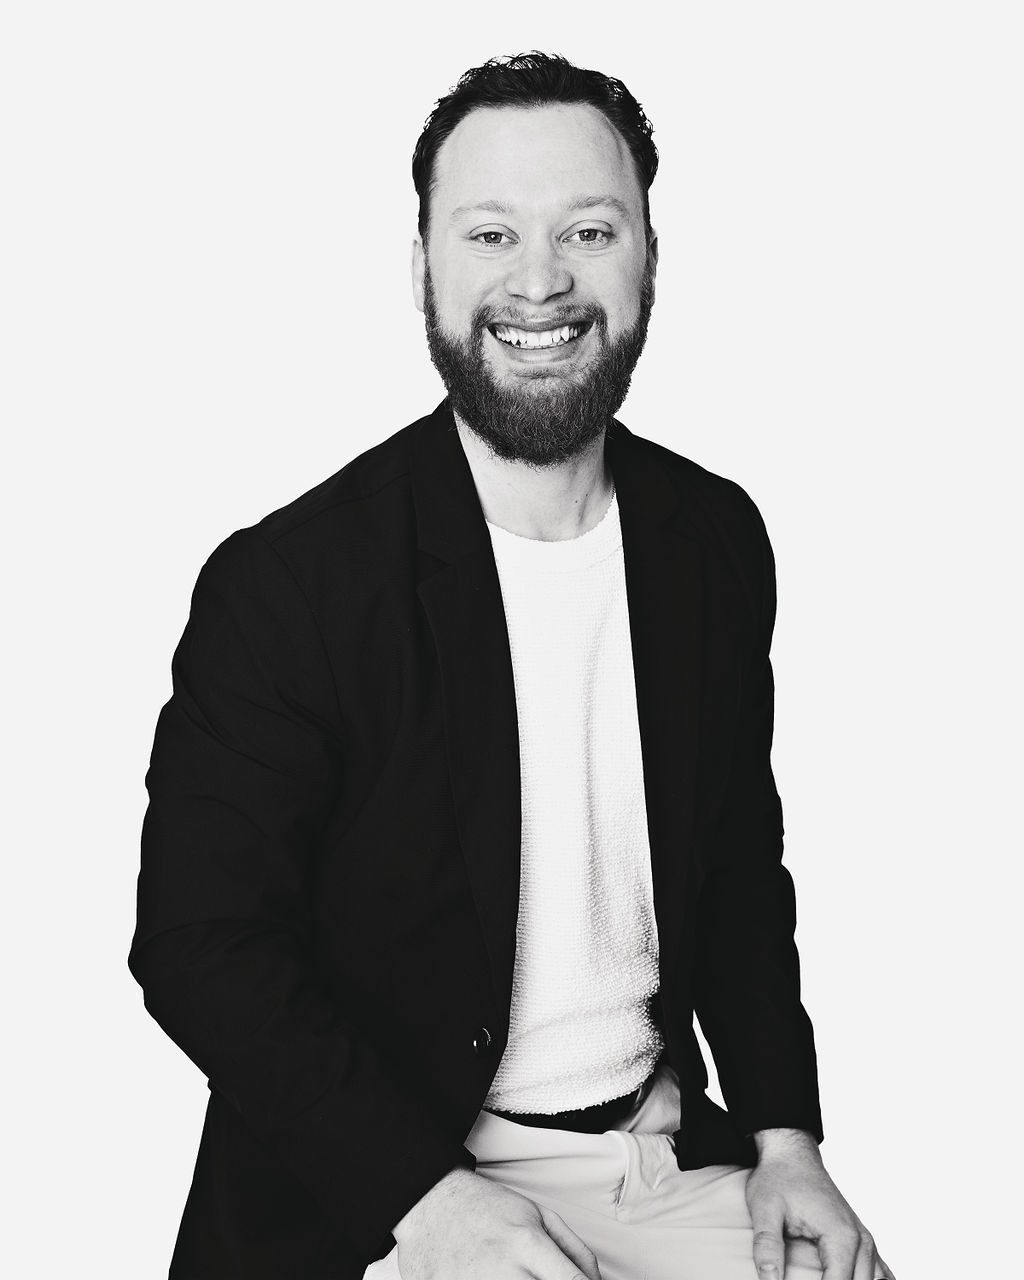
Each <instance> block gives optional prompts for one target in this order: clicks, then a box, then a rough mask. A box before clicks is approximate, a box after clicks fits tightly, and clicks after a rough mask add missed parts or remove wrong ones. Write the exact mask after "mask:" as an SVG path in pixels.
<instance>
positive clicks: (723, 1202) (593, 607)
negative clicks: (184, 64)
mask: <svg viewBox="0 0 1024 1280" xmlns="http://www.w3.org/2000/svg"><path fill="white" fill-rule="evenodd" d="M656 167H657V153H656V151H655V148H654V145H653V142H652V140H651V129H650V125H649V123H648V122H647V120H646V117H645V116H644V114H643V112H642V111H641V109H640V107H639V105H638V104H637V103H636V101H635V99H634V98H633V97H632V96H631V95H630V94H629V92H628V91H627V90H626V88H625V86H624V85H622V84H621V83H620V82H618V81H614V80H610V79H608V78H607V77H605V76H602V75H599V74H598V73H596V72H592V71H583V70H580V69H578V68H575V67H573V66H571V65H570V64H569V63H567V62H566V61H564V60H563V59H560V58H549V57H545V56H543V55H540V54H532V55H524V56H520V57H517V58H513V59H508V60H492V61H491V62H489V63H487V64H485V66H483V67H480V68H475V69H474V70H472V71H469V72H467V73H466V75H465V76H463V78H462V80H461V81H460V82H459V85H458V86H457V88H456V89H455V90H454V91H453V92H452V94H450V95H449V96H448V97H447V98H445V99H442V100H441V101H440V102H439V103H438V105H437V108H436V110H435V111H434V113H433V114H432V116H431V117H430V119H429V120H428V122H427V125H426V127H425V129H424V131H423V134H422V136H421V138H420V140H419V143H418V144H417V148H416V153H415V156H414V162H413V173H414V179H415V182H416V186H417V190H418V192H419V196H420V225H419V232H420V234H419V236H418V237H417V239H416V242H415V245H414V250H413V285H414V293H415V299H416V302H417V305H418V306H420V307H421V309H422V310H423V311H424V314H425V317H426V328H427V338H428V342H429V347H430V352H431V356H432V359H433V361H434V363H435V365H436V366H437V368H438V370H439V372H440V374H441V376H442V379H443V381H444V383H445V386H446V388H447V391H448V396H447V398H446V400H445V401H444V402H443V403H442V404H441V405H440V406H439V407H438V408H437V409H436V410H435V411H434V413H433V414H431V415H428V416H427V417H426V418H423V419H421V420H420V421H418V422H416V423H414V424H412V425H411V426H410V427H406V428H405V429H403V430H401V431H399V432H397V433H396V434H395V435H394V436H392V437H391V438H390V439H388V440H385V441H384V442H383V443H382V444H380V445H378V446H376V447H375V448H373V449H370V450H369V451H368V452H367V453H365V454H363V455H362V456H361V457H359V458H357V459H355V460H354V461H353V462H351V463H350V464H349V465H348V466H346V467H344V468H343V469H342V470H341V471H340V472H339V473H338V474H337V475H335V476H332V477H331V478H330V479H328V480H326V481H325V482H324V483H323V484H321V485H320V486H318V487H317V488H316V489H314V490H312V491H311V492H310V493H308V494H305V495H303V496H302V497H300V498H298V499H297V500H296V501H294V502H292V503H290V504H289V505H288V506H286V507H284V508H282V509H281V510H280V511H277V512H274V513H273V514H271V515H269V516H267V517H266V518H265V519H264V520H262V521H261V522H260V523H259V524H258V525H256V526H255V527H253V528H251V529H244V530H240V531H238V532H236V533H234V534H232V536H231V537H229V538H228V539H227V540H226V541H225V542H224V543H222V544H221V545H220V546H219V547H218V548H217V549H216V550H215V552H214V553H213V555H212V556H211V557H210V559H209V560H208V562H207V563H206V565H204V567H203V570H202V572H201V574H200V576H199V581H198V582H197V585H196V590H195V594H194V597H193V604H192V612H191V615H190V618H189V622H188V626H187V627H186V630H185V633H184V635H183V637H182V640H181V643H180V644H179V646H178V648H177V650H176V652H175V657H174V663H173V675H174V691H173V696H172V698H171V700H170V701H169V702H168V704H167V705H166V706H165V707H164V708H163V710H162V712H161V715H160V720H159V723H158V726H157V732H156V738H155V743H154V749H153V757H152V761H151V766H150V771H149V773H148V775H147V785H148V787H149V791H150V807H149V810H148V812H147V815H146V821H145V825H144V830H143V860H142V871H141V875H140V878H139V915H138V925H137V929H136V933H135V937H134V940H133V943H132V949H131V954H130V956H129V964H130V966H131V969H132V972H133V973H134V974H135V976H136V977H137V978H138V980H139V982H140V983H141V984H142V986H143V989H144V992H145V1000H146V1006H147V1008H148V1009H149V1010H150V1012H151V1013H152V1014H153V1016H154V1017H155V1018H156V1019H157V1020H158V1022H159V1023H160V1024H161V1026H163V1027H164V1028H165V1030H166V1031H167V1033H168V1034H169V1035H170V1036H171V1037H172V1038H173V1039H174V1040H175V1041H176V1042H177V1043H178V1044H179V1045H180V1046H181V1047H182V1048H183V1049H184V1050H185V1052H186V1053H187V1054H188V1055H189V1056H190V1057H191V1058H192V1059H193V1060H194V1061H195V1062H196V1063H197V1064H198V1065H199V1066H200V1067H201V1068H202V1069H203V1070H204V1071H205V1072H206V1073H207V1075H208V1076H209V1079H210V1089H211V1097H210V1101H209V1107H208V1111H207V1117H206V1124H205V1127H204V1131H203V1137H202V1141H201V1144H200V1151H199V1156H198V1159H197V1163H196V1171H195V1177H194V1180H193V1185H192V1189H191V1192H190V1194H189V1197H188V1202H187V1204H186V1207H185V1212H184V1216H183V1219H182V1223H181V1228H180V1231H179V1236H178V1241H177V1245H176V1249H175V1253H174V1257H173V1260H172V1264H171V1275H172V1276H177V1277H182V1280H184V1278H185V1277H188V1278H189V1280H199V1278H200V1277H202V1278H204V1280H206V1278H209V1280H214V1278H215V1277H216V1280H228V1278H229V1277H236V1276H237V1277H245V1278H246V1280H256V1278H257V1277H284V1276H288V1277H309V1278H310V1280H313V1278H317V1280H319V1278H326V1277H338V1278H345V1280H347V1278H349V1277H351V1278H353V1280H355V1278H356V1277H360V1276H363V1275H364V1274H365V1275H366V1277H367V1280H386V1278H387V1277H392V1278H393V1277H395V1276H397V1275H401V1277H402V1280H432V1278H435V1277H436V1278H438V1280H440V1278H442V1277H443V1278H444V1280H463V1278H466V1280H468V1278H469V1277H475V1278H479V1277H485V1278H486V1280H505V1278H506V1277H525V1276H533V1277H537V1278H539V1280H569V1278H570V1277H580V1276H585V1277H587V1280H596V1277H598V1276H602V1277H604V1280H626V1278H627V1277H630V1278H635V1280H640V1277H641V1276H644V1277H651V1278H652V1280H653V1278H654V1277H665V1278H666V1280H667V1278H668V1277H673V1280H678V1278H680V1277H694V1278H696V1280H733V1278H734V1277H740V1276H749V1275H754V1274H759V1275H760V1276H761V1277H762V1278H763V1280H773V1278H774V1280H781V1278H782V1276H783V1273H784V1271H785V1274H787V1275H789V1276H790V1277H791V1280H792V1278H795V1277H812V1276H820V1275H822V1274H824V1276H825V1277H826V1280H874V1278H875V1277H877V1276H883V1275H884V1276H890V1275H891V1273H890V1272H889V1271H888V1269H887V1268H886V1267H885V1265H884V1263H882V1262H881V1260H880V1259H879V1258H878V1257H877V1255H876V1253H875V1249H874V1244H873V1242H872V1240H871V1237H870V1235H869V1234H868V1233H867V1232H866V1231H865V1229H864V1228H863V1226H862V1224H861V1223H860V1221H859V1219H858V1218H857V1217H856V1215H855V1214H854V1213H853V1211H852V1209H851V1208H850V1207H849V1205H848V1204H847V1203H846V1201H845V1200H844V1199H843V1197H842V1196H841V1195H840V1193H839V1191H838V1190H837V1189H836V1187H835V1185H834V1184H833V1183H832V1181H831V1179H830V1178H829V1176H828V1174H827V1173H826V1171H825V1169H824V1167H823V1165H822V1163H821V1158H820V1155H819V1152H818V1143H819V1142H820V1141H821V1139H822V1130H821V1120H820V1111H819V1105H818V1093H817V1072H816V1062H815V1053H814V1045H813V1035H812V1032H811V1027H810V1023H809V1021H808V1019H807V1015H806V1013H805V1011H804V1009H803V1007H802V1005H801V1003H800V997H799V975H798V960H797V955H796V951H795V948H794V944H793V932H794V927H795V910H794V901H793V890H792V882H791V880H790V877H789V875H788V872H787V871H786V870H784V868H783V867H782V864H781V861H780V859H781V852H782V818H781V807H780V804H779V798H778V794H777V791H776V789H775V783H774V780H773V777H772V772H771V765H770V760H769V755H770V747H771V735H772V715H773V689H772V678H771V666H770V662H769V656H768V655H769V646H770V639H771V632H772V627H773V623H774V615H775V581H774V564H773V560H772V553H771V547H770V544H769V542H768V538H767V535H766V533H765V530H764V526H763V523H762V522H761V518H760V516H759V514H758V512H757V508H756V507H755V506H754V504H753V503H752V502H751V500H750V499H749V498H748V497H747V495H746V494H745V493H744V492H743V490H741V489H740V488H739V487H738V486H737V485H735V484H733V483H731V482H730V481H728V480H724V479H721V478H719V477H717V476H713V475H711V474H710V473H708V472H706V471H704V470H703V469H702V468H700V467H699V466H697V465H696V464H694V463H692V462H689V461H687V460H686V459H684V458H682V457H680V456H678V455H677V454H674V453H672V452H670V451H668V450H666V449H663V448H661V447H659V446H657V445H654V444H652V443H650V442H649V441H646V440H644V439H642V438H641V437H638V436H634V435H633V434H632V433H631V432H629V431H628V430H627V429H626V428H625V427H624V426H623V425H622V424H621V423H619V422H617V421H615V419H614V414H615V413H616V412H617V410H618V408H619V406H620V405H621V403H622V400H623V398H624V397H625V394H626V390H627V388H628V385H629V380H630V376H631V374H632V371H633V368H634V366H635V364H636V361H637V359H638V357H639V355H640V352H641V349H642V347H643V345H644V341H645V337H646V332H647V325H648V319H649V316H650V312H651V307H652V304H653V299H654V276H655V267H656V263H657V240H656V238H655V235H654V232H653V230H652V228H651V224H650V216H649V206H648V188H649V186H650V184H651V181H652V180H653V178H654V174H655V171H656ZM694 1009H696V1012H697V1014H698V1017H699V1018H700V1021H701V1025H702V1027H703V1029H704V1031H705V1034H706V1036H707V1039H708V1041H709V1043H710V1045H711V1047H712V1050H713V1052H714V1055H715V1060H716V1063H717V1066H718V1071H719V1076H720V1079H721V1083H722V1088H723V1092H724V1095H725V1099H726V1102H727V1103H728V1106H729V1112H728V1114H727V1113H726V1112H724V1111H722V1110H721V1109H720V1108H718V1107H716V1106H715V1105H714V1104H713V1103H712V1102H711V1101H710V1100H709V1099H708V1098H707V1096H706V1093H705V1089H706V1087H707V1073H706V1069H705V1067H704V1064H703V1062H702V1061H701V1057H700V1053H699V1050H698V1047H697V1043H696V1040H695V1037H694V1034H693V1027H692V1022H693V1011H694ZM396 1242H397V1243H396ZM815 1242H816V1243H815ZM375 1260H378V1261H375ZM755 1266H756V1268H757V1270H756V1271H755ZM822 1269H823V1270H822Z"/></svg>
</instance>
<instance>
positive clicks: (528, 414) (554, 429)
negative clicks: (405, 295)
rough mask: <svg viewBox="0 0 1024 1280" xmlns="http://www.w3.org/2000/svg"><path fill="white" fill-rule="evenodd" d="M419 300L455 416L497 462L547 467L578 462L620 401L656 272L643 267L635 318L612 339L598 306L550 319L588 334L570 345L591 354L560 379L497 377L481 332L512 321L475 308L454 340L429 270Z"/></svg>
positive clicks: (540, 370)
mask: <svg viewBox="0 0 1024 1280" xmlns="http://www.w3.org/2000/svg"><path fill="white" fill-rule="evenodd" d="M423 293H424V298H423V313H424V316H425V319H426V330H427V346H428V347H429V349H430V359H431V361H432V362H433V364H434V367H435V368H436V369H437V371H438V373H439V374H440V375H441V381H442V382H443V383H444V385H445V387H446V389H447V391H448V399H449V401H450V403H451V406H452V408H453V409H454V411H455V412H456V413H457V414H458V416H459V417H460V418H461V419H462V421H463V422H465V424H466V425H467V426H468V427H469V428H470V429H471V430H472V431H473V432H474V433H475V434H476V435H477V436H479V437H480V439H481V440H483V441H484V442H485V443H486V444H487V445H489V446H490V449H491V451H492V453H494V454H495V455H496V456H497V457H499V458H503V459H505V460H506V461H508V462H522V463H526V464H527V465H529V466H532V467H551V466H555V465H557V464H558V463H561V462H567V461H568V460H569V459H571V458H574V457H576V456H577V455H578V454H580V453H582V451H583V450H584V449H585V448H586V447H587V446H588V445H589V444H591V443H592V442H593V441H594V440H596V439H597V438H598V437H599V436H601V435H602V433H603V432H604V431H605V430H606V429H607V427H608V425H609V423H610V422H611V420H612V418H613V417H614V416H615V414H616V413H617V412H618V410H619V407H620V406H621V404H622V402H623V400H625V398H626V392H627V391H628V390H629V383H630V379H631V378H632V376H633V370H634V369H635V368H636V363H637V361H638V360H639V359H640V353H641V351H643V349H644V343H645V342H646V341H647V326H648V323H649V321H650V317H651V309H652V307H653V305H654V272H653V270H652V269H651V264H650V262H648V263H647V265H646V267H645V270H644V276H643V280H642V281H641V284H640V310H639V314H638V316H637V319H636V321H635V322H634V324H633V325H632V327H631V328H630V329H628V330H627V331H626V332H625V333H623V334H620V335H619V337H617V338H615V339H609V337H608V316H607V313H606V312H605V310H604V308H603V307H599V306H597V305H596V304H591V305H589V306H579V307H574V308H568V307H567V308H564V309H563V310H562V311H559V312H558V313H557V314H556V315H555V316H554V317H553V320H552V326H551V327H552V328H556V327H559V326H561V325H564V324H583V323H587V322H589V324H590V328H589V330H588V331H587V334H586V335H581V336H580V337H579V338H576V339H575V341H577V342H582V341H584V339H585V337H590V336H591V335H593V341H594V343H595V344H596V348H597V350H596V352H593V353H591V355H590V358H589V359H588V360H586V361H585V362H583V367H582V368H581V369H579V370H575V371H572V372H570V373H568V374H564V373H562V372H561V371H560V370H559V369H558V368H557V367H556V366H553V365H552V366H547V365H542V364H539V363H538V364H536V365H531V366H526V365H524V366H522V367H521V371H520V372H519V373H517V374H514V375H511V376H509V377H508V379H507V380H505V381H499V380H498V379H497V378H496V377H495V375H494V371H493V369H492V366H491V364H490V363H489V362H488V360H487V358H486V356H485V354H484V333H485V329H486V326H487V325H488V324H495V323H502V322H508V323H514V320H513V319H512V318H511V316H510V315H509V314H507V313H506V314H505V315H499V314H497V313H496V311H495V309H494V308H493V307H489V306H480V307H478V308H477V309H476V311H475V312H474V313H473V317H472V320H471V323H470V331H469V336H468V337H465V338H463V337H457V336H454V335H452V334H450V333H448V332H446V331H445V330H444V329H443V328H442V327H441V322H440V319H439V318H438V314H437V305H436V299H435V296H434V289H433V282H432V281H431V278H430V268H429V266H428V267H427V269H426V273H425V277H424V285H423ZM563 312H564V314H563Z"/></svg>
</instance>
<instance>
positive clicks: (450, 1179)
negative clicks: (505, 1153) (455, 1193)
mask: <svg viewBox="0 0 1024 1280" xmlns="http://www.w3.org/2000/svg"><path fill="white" fill-rule="evenodd" d="M476 1176H477V1175H476V1173H475V1172H474V1171H473V1170H472V1169H467V1168H466V1167H465V1166H464V1165H456V1166H455V1168H454V1169H449V1170H448V1172H447V1173H446V1174H445V1175H444V1176H443V1177H441V1178H438V1180H437V1182H435V1183H434V1185H433V1186H432V1187H431V1188H430V1189H429V1190H428V1191H426V1192H424V1194H423V1195H422V1196H420V1198H419V1199H418V1200H417V1201H416V1203H415V1204H414V1205H413V1206H412V1207H411V1208H410V1209H408V1210H407V1211H406V1212H405V1214H404V1215H403V1216H402V1217H401V1218H400V1219H399V1220H398V1222H396V1223H395V1225H394V1228H393V1229H392V1232H391V1234H392V1235H393V1236H394V1237H395V1239H396V1240H397V1239H398V1236H399V1232H401V1231H402V1230H403V1229H404V1228H406V1227H408V1226H409V1225H410V1223H412V1222H413V1221H414V1220H415V1218H416V1217H417V1210H419V1208H420V1206H421V1205H423V1204H425V1203H426V1201H427V1200H432V1199H436V1198H437V1196H438V1195H440V1194H444V1192H445V1191H446V1190H451V1189H452V1188H454V1187H455V1186H456V1185H457V1184H458V1183H459V1182H461V1181H464V1179H465V1178H466V1177H469V1178H475V1177H476Z"/></svg>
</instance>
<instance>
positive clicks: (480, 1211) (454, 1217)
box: [394, 1169, 601, 1280]
mask: <svg viewBox="0 0 1024 1280" xmlns="http://www.w3.org/2000/svg"><path fill="white" fill-rule="evenodd" d="M394 1237H395V1239H396V1240H397V1241H398V1263H399V1267H400V1269H401V1272H402V1277H403V1280H480V1277H481V1276H485V1277H486V1278H487V1280H524V1278H525V1277H527V1276H530V1277H536V1280H601V1272H600V1270H599V1269H598V1265H597V1259H596V1258H595V1257H594V1255H593V1253H591V1251H590V1250H589V1249H588V1248H587V1246H586V1245H585V1244H584V1243H583V1241H582V1240H581V1239H580V1238H579V1236H578V1235H576V1233H575V1232H573V1231H570V1229H569V1228H568V1227H567V1226H566V1225H565V1223H564V1222H563V1221H562V1219H561V1218H560V1217H559V1216H558V1214H557V1213H554V1212H553V1211H552V1210H551V1209H545V1208H543V1207H542V1206H540V1205H537V1204H534V1202H533V1201H532V1200H529V1199H527V1197H526V1196H521V1195H519V1193H518V1192H516V1191H510V1190H509V1189H508V1188H507V1187H503V1186H501V1185H500V1184H498V1183H494V1182H490V1181H488V1179H487V1178H484V1177H483V1176H482V1175H481V1174H478V1173H473V1172H472V1170H470V1169H453V1170H452V1171H451V1173H448V1174H446V1175H445V1176H444V1177H443V1178H442V1179H441V1180H440V1182H438V1183H436V1184H435V1185H434V1186H433V1187H431V1189H430V1190H429V1191H428V1192H427V1193H426V1195H425V1196H423V1197H422V1198H421V1199H420V1200H418V1201H417V1202H416V1204H414V1205H413V1207H412V1208H411V1209H410V1210H409V1212H408V1213H407V1214H406V1215H405V1217H404V1218H403V1219H402V1220H401V1222H399V1223H398V1225H397V1226H396V1227H395V1230H394Z"/></svg>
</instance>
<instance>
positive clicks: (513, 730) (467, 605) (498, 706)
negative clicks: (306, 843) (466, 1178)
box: [412, 401, 522, 1008]
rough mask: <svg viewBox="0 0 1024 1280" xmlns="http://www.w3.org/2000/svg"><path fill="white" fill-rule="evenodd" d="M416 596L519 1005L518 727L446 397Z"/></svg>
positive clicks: (484, 887) (423, 488) (427, 463)
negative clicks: (435, 662) (432, 650)
mask: <svg viewBox="0 0 1024 1280" xmlns="http://www.w3.org/2000/svg"><path fill="white" fill-rule="evenodd" d="M412 479H413V495H414V501H415V504H416V520H417V526H418V540H419V550H420V565H419V570H418V579H419V582H418V586H417V592H418V594H419V597H420V600H421V601H422V604H423V608H424V610H425V612H426V615H427V619H428V621H429V624H430V628H431V631H432V633H433V637H434V643H435V646H436V648H437V657H438V663H439V665H440V670H441V684H442V690H443V703H444V720H445V740H446V748H447V752H448V768H449V773H450V775H451V782H452V798H453V801H454V805H455V820H456V827H457V830H458V833H459V840H460V843H461V845H462V851H463V855H464V857H465V859H466V867H467V871H468V873H469V878H470V884H471V887H472V892H473V898H474V901H475V903H476V908H477V912H478V914H479V917H480V924H481V928H482V930H483V936H484V942H485V944H486V947H487V952H488V956H489V958H490V963H491V976H492V979H493V983H494V990H495V995H496V998H497V999H498V1000H499V1001H500V1002H501V1004H502V1007H504V1008H508V1007H509V1006H510V1005H511V1003H512V973H513V967H514V963H515V948H516V921H517V917H518V911H519V859H520V842H521V819H522V812H521V803H520V771H519V724H518V717H517V714H516V699H515V682H514V677H513V672H512V655H511V650H510V647H509V639H508V629H507V627H506V625H505V609H504V605H503V602H502V597H501V584H500V581H499V579H498V571H497V567H496V565H495V563H494V553H493V551H492V549H491V539H490V534H489V533H488V532H487V525H486V523H485V521H484V515H483V511H482V509H481V506H480V499H479V498H478V496H477V492H476V485H475V483H474V481H473V474H472V472H471V471H470V468H469V463H468V461H467V459H466V455H465V452H464V451H463V448H462V442H461V441H460V439H459V436H458V431H457V429H456V426H455V419H454V416H453V415H452V412H451V410H450V408H449V407H448V402H447V401H444V402H442V404H441V405H439V406H438V408H437V409H436V410H435V412H434V413H433V414H432V415H431V416H430V417H429V418H427V419H426V420H425V422H424V424H423V427H422V428H421V430H419V431H418V432H417V434H416V436H415V439H414V443H413V471H412Z"/></svg>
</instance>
